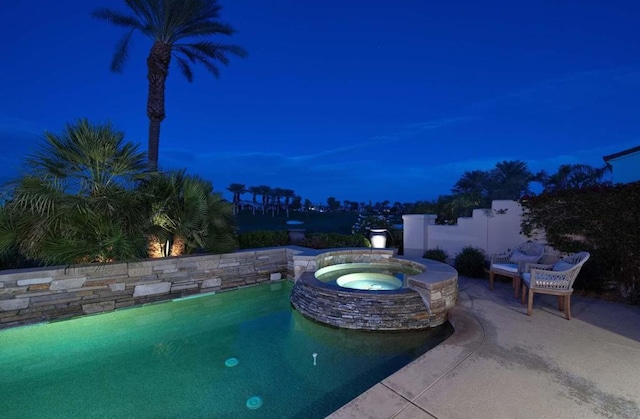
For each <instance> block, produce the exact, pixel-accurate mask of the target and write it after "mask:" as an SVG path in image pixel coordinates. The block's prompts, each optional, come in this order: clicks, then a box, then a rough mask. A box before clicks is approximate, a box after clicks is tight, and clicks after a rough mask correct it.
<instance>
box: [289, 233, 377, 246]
mask: <svg viewBox="0 0 640 419" xmlns="http://www.w3.org/2000/svg"><path fill="white" fill-rule="evenodd" d="M300 246H304V247H310V248H312V249H331V248H334V247H369V246H370V244H369V240H368V239H367V238H366V237H365V236H363V235H361V234H338V233H312V234H309V235H307V236H306V238H305V240H304V242H303V243H301V244H300Z"/></svg>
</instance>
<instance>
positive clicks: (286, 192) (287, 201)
mask: <svg viewBox="0 0 640 419" xmlns="http://www.w3.org/2000/svg"><path fill="white" fill-rule="evenodd" d="M281 191H282V196H283V197H284V210H285V211H286V212H287V218H289V206H290V205H291V199H292V198H293V197H294V196H295V195H296V193H295V191H294V190H293V189H282V190H281Z"/></svg>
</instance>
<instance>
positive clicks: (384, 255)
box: [291, 249, 458, 330]
mask: <svg viewBox="0 0 640 419" xmlns="http://www.w3.org/2000/svg"><path fill="white" fill-rule="evenodd" d="M320 252H322V251H320ZM306 253H307V255H304V254H297V255H294V256H293V258H294V271H295V279H296V283H295V286H294V287H293V289H292V291H291V303H292V304H293V306H294V307H295V308H296V309H297V310H298V311H299V312H300V313H301V314H303V315H304V316H305V317H308V318H311V319H314V320H316V321H319V322H321V323H325V324H329V325H332V326H336V327H342V328H348V329H360V330H412V329H425V328H428V327H435V326H439V325H441V324H443V323H444V322H446V320H447V314H448V311H449V309H451V308H452V307H453V306H454V305H455V303H456V299H457V290H458V274H457V272H456V271H455V269H453V268H452V267H450V266H449V265H446V264H443V263H440V262H436V261H432V260H427V259H421V260H415V259H413V260H411V259H404V258H397V257H394V252H393V251H392V250H388V249H379V250H366V249H364V250H363V249H336V250H331V251H328V252H327V251H324V252H322V253H319V252H317V253H316V254H314V255H309V254H308V253H309V252H306ZM367 262H374V263H375V262H389V263H398V264H402V265H408V266H411V267H414V268H421V270H424V269H425V268H426V270H425V271H424V272H423V273H421V274H417V275H414V276H409V279H408V280H409V284H410V286H411V288H405V289H400V290H393V291H360V290H352V289H347V288H342V287H339V286H334V285H331V284H325V283H323V282H321V281H319V280H317V279H316V278H315V275H314V272H315V270H316V268H317V269H320V268H323V267H325V266H331V265H337V264H341V263H367ZM305 268H306V269H305Z"/></svg>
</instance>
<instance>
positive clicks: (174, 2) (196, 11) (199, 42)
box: [93, 0, 247, 169]
mask: <svg viewBox="0 0 640 419" xmlns="http://www.w3.org/2000/svg"><path fill="white" fill-rule="evenodd" d="M125 4H126V5H127V7H128V8H129V9H130V12H133V14H125V13H122V12H120V11H117V10H113V9H107V8H102V9H97V10H95V11H94V12H93V16H94V17H96V18H98V19H103V20H106V21H108V22H110V23H112V24H114V25H116V26H120V27H123V28H126V29H127V32H126V33H125V35H124V36H123V37H122V38H121V39H120V41H119V42H118V44H117V46H116V52H115V54H114V55H113V59H112V61H111V70H112V71H114V72H117V73H119V72H121V71H122V69H123V67H124V63H125V61H126V60H127V58H128V55H129V43H130V41H131V36H132V35H133V33H134V32H135V31H139V32H141V33H142V34H143V35H145V36H146V37H148V38H151V40H152V41H153V44H152V46H151V50H150V51H149V55H148V57H147V80H148V81H149V93H148V96H147V116H148V117H149V167H150V168H151V169H156V168H157V167H158V149H159V144H160V123H161V122H162V121H163V120H164V118H165V84H166V80H167V77H168V75H169V64H170V63H171V58H172V57H175V59H176V61H177V62H178V66H179V67H180V70H181V71H182V74H183V75H184V76H185V77H186V79H187V80H188V81H189V82H191V81H192V80H193V72H192V70H191V64H193V63H200V64H202V65H204V66H205V68H206V69H207V70H208V71H209V72H210V73H212V74H213V75H214V76H215V77H216V78H217V77H219V76H220V70H219V69H218V67H217V66H216V63H222V64H224V65H227V64H228V63H229V58H228V55H229V54H232V55H236V56H238V57H246V56H247V52H246V51H245V50H244V49H243V48H241V47H239V46H237V45H228V44H223V43H221V42H219V41H217V39H218V35H225V36H230V35H232V34H233V33H234V32H235V31H234V29H233V28H232V27H231V26H229V25H227V24H224V23H220V22H218V21H217V20H216V19H218V18H219V12H220V9H221V6H220V5H219V4H218V3H217V1H216V0H125ZM207 38H209V39H211V40H207Z"/></svg>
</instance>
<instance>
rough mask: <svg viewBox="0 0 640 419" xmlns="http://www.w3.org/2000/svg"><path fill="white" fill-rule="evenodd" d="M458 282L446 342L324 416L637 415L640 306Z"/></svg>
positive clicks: (402, 418) (477, 418)
mask: <svg viewBox="0 0 640 419" xmlns="http://www.w3.org/2000/svg"><path fill="white" fill-rule="evenodd" d="M556 302H557V300H556V298H555V297H554V296H546V295H538V294H536V297H535V301H534V309H533V315H532V316H531V317H529V316H527V315H526V305H522V304H520V302H519V300H516V299H515V298H514V297H513V291H512V289H511V285H510V283H506V282H497V283H496V285H495V289H494V291H489V290H488V283H487V280H486V279H484V280H483V279H469V278H464V277H460V278H459V299H458V303H457V305H456V307H455V308H454V309H453V310H452V312H451V322H452V324H453V325H454V327H455V329H456V331H455V333H454V334H453V336H452V337H451V338H449V339H448V340H446V341H445V342H444V343H443V344H441V345H440V346H438V347H436V348H434V349H433V350H431V351H429V352H428V353H426V354H425V355H423V356H422V357H420V358H419V359H418V360H416V361H415V362H413V363H412V364H410V365H408V366H406V367H405V368H403V369H402V370H400V371H398V372H397V373H395V374H393V375H392V376H390V377H388V378H387V379H385V380H383V381H382V382H381V383H378V384H377V385H375V386H374V387H372V388H371V389H370V390H368V391H367V392H365V393H364V394H362V395H361V396H360V397H358V398H356V399H355V400H353V401H352V402H351V403H349V404H347V405H346V406H344V407H342V408H341V409H339V410H338V411H336V412H334V413H333V414H332V415H330V416H329V417H330V418H331V419H346V418H353V419H364V418H380V419H383V418H385V419H386V418H395V419H433V418H440V419H448V418H464V419H468V418H473V419H483V418H640V307H638V306H629V305H624V304H618V303H611V302H607V301H603V300H598V299H593V298H584V297H580V296H573V297H572V301H571V302H572V304H571V305H572V315H573V318H572V320H570V321H568V320H566V319H565V318H564V315H563V313H562V312H560V311H558V310H557V305H556V304H557V303H556Z"/></svg>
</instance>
